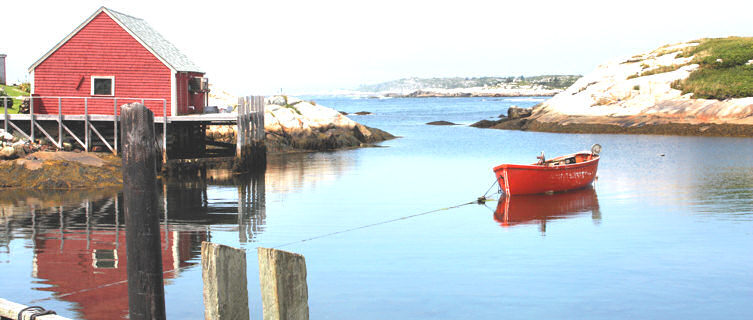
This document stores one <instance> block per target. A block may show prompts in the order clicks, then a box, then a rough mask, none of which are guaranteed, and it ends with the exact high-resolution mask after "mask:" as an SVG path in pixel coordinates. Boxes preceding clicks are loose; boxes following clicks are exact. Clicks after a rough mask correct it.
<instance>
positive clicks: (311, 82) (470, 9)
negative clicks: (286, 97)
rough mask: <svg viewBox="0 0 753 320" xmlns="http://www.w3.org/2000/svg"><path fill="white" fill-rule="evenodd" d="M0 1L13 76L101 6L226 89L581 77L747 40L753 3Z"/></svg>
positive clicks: (0, 45)
mask: <svg viewBox="0 0 753 320" xmlns="http://www.w3.org/2000/svg"><path fill="white" fill-rule="evenodd" d="M695 2H696V1H695V0H690V1H666V2H665V1H660V0H649V1H646V0H631V1H609V0H600V1H590V0H588V1H577V0H570V1H565V0H555V1H550V0H538V1H526V0H518V1H510V2H508V1H501V0H498V1H477V0H457V1H441V0H434V1H411V0H399V1H395V0H380V1H357V0H350V1H339V0H309V1H293V0H265V1H255V0H254V1H225V0H202V1H194V0H183V1H158V0H149V1H143V0H128V1H116V0H110V1H102V0H99V1H89V0H83V1H82V0H76V1H59V0H55V1H33V0H27V1H21V0H19V1H15V0H14V1H3V4H2V5H0V10H1V11H0V12H2V13H3V14H2V18H1V19H0V28H1V30H2V33H0V34H1V35H0V53H6V54H7V55H8V57H7V58H6V68H7V72H8V79H9V81H11V82H14V81H23V80H25V79H26V78H27V77H28V73H27V68H28V67H29V66H30V65H31V64H32V63H34V62H35V61H36V60H37V59H39V58H40V57H41V56H42V55H43V54H44V53H46V52H47V51H48V50H49V49H51V48H52V47H53V46H54V45H55V44H57V43H58V42H59V41H60V40H61V39H63V38H64V37H65V36H66V35H67V34H68V33H70V32H71V31H73V29H75V28H76V27H77V26H78V25H79V24H80V23H81V22H83V21H84V20H85V19H86V18H88V17H89V16H90V15H91V14H92V13H94V12H95V11H96V10H97V9H98V8H99V7H100V6H102V5H104V6H106V7H108V8H110V9H113V10H116V11H120V12H123V13H126V14H129V15H132V16H135V17H139V18H142V19H145V20H146V21H147V22H148V23H149V24H150V25H151V26H152V27H153V28H154V29H156V30H157V31H158V32H160V33H161V34H162V35H163V36H164V37H165V38H166V39H168V40H169V41H170V42H172V43H173V44H174V45H175V46H176V47H177V48H178V49H180V50H181V51H182V52H183V53H184V54H186V55H187V56H188V57H189V58H190V59H191V60H193V61H194V63H196V64H197V65H198V66H199V67H200V68H202V69H203V71H205V72H206V73H207V77H209V79H210V82H212V83H214V84H215V85H216V86H218V87H221V88H224V89H226V90H227V91H229V92H231V93H234V94H239V95H240V94H270V93H277V92H280V90H281V89H282V90H283V91H284V92H285V93H288V94H296V93H299V94H300V93H312V92H322V91H331V90H337V89H353V88H356V87H357V86H358V85H360V84H371V83H378V82H383V81H389V80H395V79H399V78H404V77H411V76H416V77H450V76H462V77H479V76H510V75H516V76H517V75H537V74H586V73H588V72H590V71H591V70H593V69H594V68H595V67H596V66H597V65H599V64H601V63H603V62H605V61H607V60H611V59H613V58H619V57H626V56H632V55H634V54H638V53H643V52H646V51H649V50H652V49H655V48H657V47H659V46H661V45H664V44H669V43H676V42H681V41H687V40H693V39H698V38H703V37H726V36H732V35H735V36H752V35H753V19H751V16H750V14H751V12H753V10H751V9H753V1H743V0H717V1H711V2H710V1H703V2H700V1H698V3H695Z"/></svg>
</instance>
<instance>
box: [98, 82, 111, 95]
mask: <svg viewBox="0 0 753 320" xmlns="http://www.w3.org/2000/svg"><path fill="white" fill-rule="evenodd" d="M94 94H104V95H112V79H110V78H94Z"/></svg>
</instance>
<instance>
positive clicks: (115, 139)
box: [112, 98, 118, 155]
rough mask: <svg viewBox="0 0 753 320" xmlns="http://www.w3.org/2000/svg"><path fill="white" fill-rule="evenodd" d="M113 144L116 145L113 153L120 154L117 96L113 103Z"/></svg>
mask: <svg viewBox="0 0 753 320" xmlns="http://www.w3.org/2000/svg"><path fill="white" fill-rule="evenodd" d="M112 115H113V120H112V137H113V138H112V145H113V146H114V147H115V150H114V151H113V152H112V153H113V154H115V155H117V154H118V98H115V100H114V101H113V104H112Z"/></svg>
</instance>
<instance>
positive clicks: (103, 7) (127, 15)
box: [100, 6, 144, 21]
mask: <svg viewBox="0 0 753 320" xmlns="http://www.w3.org/2000/svg"><path fill="white" fill-rule="evenodd" d="M100 10H102V11H109V12H111V13H116V14H119V15H121V16H126V17H129V18H131V19H137V20H141V21H144V19H141V18H139V17H134V16H132V15H130V14H127V13H122V12H120V11H116V10H113V9H110V8H108V7H105V6H102V7H101V8H100Z"/></svg>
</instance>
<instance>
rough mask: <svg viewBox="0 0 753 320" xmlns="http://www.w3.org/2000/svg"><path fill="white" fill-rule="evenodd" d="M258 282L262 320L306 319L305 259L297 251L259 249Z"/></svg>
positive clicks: (307, 312) (307, 315)
mask: <svg viewBox="0 0 753 320" xmlns="http://www.w3.org/2000/svg"><path fill="white" fill-rule="evenodd" d="M258 254H259V284H260V285H261V298H262V308H263V310H264V319H265V320H278V319H302V320H307V319H308V318H309V305H308V286H307V285H306V259H304V257H303V256H302V255H300V254H295V253H291V252H286V251H281V250H275V249H268V248H259V249H258Z"/></svg>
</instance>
